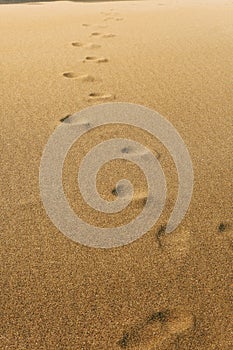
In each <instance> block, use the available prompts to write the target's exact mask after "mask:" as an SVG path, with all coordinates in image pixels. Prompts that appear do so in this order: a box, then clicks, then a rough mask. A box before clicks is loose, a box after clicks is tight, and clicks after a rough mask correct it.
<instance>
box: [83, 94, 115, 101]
mask: <svg viewBox="0 0 233 350" xmlns="http://www.w3.org/2000/svg"><path fill="white" fill-rule="evenodd" d="M108 99H115V96H114V95H112V94H100V93H98V92H91V93H90V94H89V98H88V101H92V100H108Z"/></svg>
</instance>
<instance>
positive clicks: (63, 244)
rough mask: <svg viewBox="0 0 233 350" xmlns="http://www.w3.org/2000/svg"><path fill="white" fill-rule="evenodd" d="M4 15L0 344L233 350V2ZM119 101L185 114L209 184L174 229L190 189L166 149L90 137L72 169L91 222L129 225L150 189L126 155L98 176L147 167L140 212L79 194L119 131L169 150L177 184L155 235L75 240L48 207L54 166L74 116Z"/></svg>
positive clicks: (107, 134)
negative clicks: (47, 150)
mask: <svg viewBox="0 0 233 350" xmlns="http://www.w3.org/2000/svg"><path fill="white" fill-rule="evenodd" d="M0 13H1V22H0V33H1V59H0V76H1V79H0V85H1V89H0V96H1V103H0V116H1V129H0V133H1V158H0V159H1V182H0V186H1V196H0V203H1V209H2V210H1V294H2V295H1V307H2V315H1V335H0V348H1V349H4V350H5V349H12V350H13V349H14V350H25V349H30V350H37V349H48V350H53V349H56V350H57V349H60V350H64V349H70V350H71V349H72V350H73V349H75V350H81V349H82V350H89V349H90V350H99V349H106V350H108V349H112V350H115V349H116V350H117V349H121V348H126V349H140V350H153V349H156V350H157V349H163V350H177V349H179V350H188V349H190V350H191V349H192V350H197V349H198V350H230V349H232V348H233V334H232V331H233V317H232V316H233V313H232V309H233V307H232V306H233V304H232V301H233V299H232V296H233V275H232V257H233V255H232V254H233V232H232V221H231V216H232V211H231V202H232V195H231V193H232V187H231V179H232V177H231V176H232V173H231V169H232V146H233V142H232V116H233V99H232V87H233V59H232V57H233V40H232V38H233V3H232V2H231V1H227V0H226V1H220V0H219V1H214V2H213V1H212V2H210V1H208V2H207V1H204V0H203V1H195V3H194V2H191V1H185V0H183V1H178V2H176V1H171V0H170V1H169V0H159V1H129V2H126V1H124V2H106V3H99V2H98V3H72V2H70V3H68V2H59V3H55V2H54V3H40V4H37V5H36V4H30V3H28V4H22V5H9V6H7V5H2V6H1V7H0ZM111 101H125V102H133V103H137V104H142V105H144V106H147V107H150V108H152V109H154V110H156V111H158V112H159V113H160V114H161V115H163V116H164V117H166V118H167V119H168V120H170V121H171V122H172V123H173V125H174V126H175V127H176V128H177V130H178V131H179V133H180V134H181V136H182V138H183V139H184V141H185V143H186V145H187V147H188V150H189V152H190V155H191V158H192V161H193V167H194V172H195V184H194V193H193V198H192V202H191V205H190V208H189V211H188V213H187V214H186V216H185V218H184V220H183V221H182V223H181V225H180V226H179V227H178V228H177V229H176V231H175V232H173V233H172V234H170V235H164V234H163V230H161V229H160V228H161V225H164V224H166V220H167V218H168V217H169V214H170V213H171V210H172V208H173V206H174V201H175V199H176V191H177V176H176V171H175V168H174V164H173V163H172V161H171V158H170V157H169V154H167V151H166V150H165V149H164V148H163V146H162V145H161V144H160V143H159V142H157V141H155V140H154V139H152V138H149V137H148V136H147V135H144V134H143V133H141V132H140V131H139V130H132V129H130V128H128V129H127V128H125V129H124V130H120V129H119V128H114V130H113V129H112V127H106V128H104V129H101V130H99V131H98V132H93V135H92V137H90V136H89V135H88V136H86V137H85V138H84V139H83V140H82V142H81V144H80V143H79V144H78V145H77V148H76V151H78V153H77V152H76V153H75V147H74V148H73V149H72V150H71V154H70V155H69V157H68V159H67V162H66V164H65V171H64V174H65V175H66V176H65V178H64V187H65V188H66V191H67V193H68V195H69V198H70V201H71V202H72V204H73V206H74V207H75V210H76V211H78V212H79V214H80V215H81V216H82V217H83V218H84V219H86V220H91V222H94V220H97V221H98V224H100V225H101V223H103V222H104V223H105V224H106V225H109V226H111V225H114V224H115V223H117V224H122V223H125V222H127V220H129V219H130V218H131V217H133V214H137V213H138V211H139V210H140V209H141V208H142V206H143V201H144V200H145V196H146V194H145V193H146V192H145V191H146V187H145V183H144V182H143V176H142V174H141V173H140V172H139V171H138V169H135V168H134V167H131V165H129V164H128V165H129V167H127V166H126V165H125V163H123V162H121V161H118V163H117V162H115V163H114V162H113V163H110V164H109V165H106V166H105V167H104V169H103V171H102V173H101V172H100V174H99V177H98V179H97V180H98V186H99V187H98V188H99V190H100V192H102V194H103V196H105V197H106V198H108V199H113V198H112V197H111V196H113V195H112V193H111V191H112V188H113V186H114V183H115V182H116V181H118V179H119V178H121V177H122V176H127V175H128V178H129V179H130V177H131V178H132V174H134V176H133V181H134V184H135V186H136V191H137V192H136V194H137V198H135V201H134V202H133V203H132V207H131V211H130V210H128V211H127V213H125V214H122V215H118V216H116V217H114V220H113V221H111V220H112V218H109V219H108V218H106V217H105V216H99V215H96V213H95V212H91V211H90V210H89V209H87V208H86V207H85V203H83V202H82V201H81V200H80V201H77V198H79V197H77V196H78V195H79V193H78V189H74V186H75V185H76V184H75V176H76V171H77V168H76V166H77V163H78V162H79V161H80V159H81V157H82V155H84V154H85V152H86V151H87V150H88V149H90V148H91V147H92V146H93V145H94V144H95V143H96V142H98V141H101V140H103V139H105V138H111V135H112V133H115V136H120V135H122V133H123V135H126V136H131V137H132V138H134V139H136V140H140V141H141V142H145V144H147V145H148V147H152V148H153V149H156V150H157V151H158V152H159V153H160V155H161V157H160V161H161V164H162V166H163V169H164V172H165V174H166V177H167V181H168V188H169V192H168V201H167V205H166V210H165V212H164V213H163V215H162V217H161V219H160V220H159V221H158V222H157V224H156V225H155V226H154V227H153V229H151V230H150V232H148V233H147V234H146V235H144V236H143V237H142V238H141V239H139V240H137V241H136V242H134V243H132V244H130V245H127V246H124V247H120V248H117V249H110V250H96V249H91V248H88V247H84V246H81V245H79V244H77V243H74V242H72V241H71V240H69V239H68V238H66V237H65V236H64V235H63V234H62V233H60V232H59V231H58V230H57V229H56V227H55V226H54V225H53V224H52V223H51V221H50V220H49V219H48V217H47V215H46V213H45V210H44V208H43V205H42V202H41V200H40V196H39V187H38V175H39V165H40V158H41V155H42V151H43V148H44V146H45V144H46V142H47V140H48V138H49V136H50V135H51V133H52V132H53V130H54V129H55V128H56V126H57V125H59V123H60V119H61V118H64V117H65V116H66V115H68V114H72V113H74V112H76V111H79V110H81V109H82V108H84V107H87V106H90V105H93V104H95V103H101V102H111ZM80 146H81V147H80ZM80 149H82V154H81V153H80ZM74 160H75V162H74ZM119 169H121V170H119ZM106 171H107V172H108V174H109V176H108V177H107V179H106V176H105V174H106ZM103 180H104V182H103ZM75 199H76V200H75ZM132 213H133V214H132Z"/></svg>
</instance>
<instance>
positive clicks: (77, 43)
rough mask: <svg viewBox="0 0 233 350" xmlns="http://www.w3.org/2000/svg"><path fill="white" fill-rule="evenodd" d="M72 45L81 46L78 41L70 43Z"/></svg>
mask: <svg viewBox="0 0 233 350" xmlns="http://www.w3.org/2000/svg"><path fill="white" fill-rule="evenodd" d="M71 45H72V46H75V47H81V46H83V44H82V43H81V42H80V41H75V42H73V43H71Z"/></svg>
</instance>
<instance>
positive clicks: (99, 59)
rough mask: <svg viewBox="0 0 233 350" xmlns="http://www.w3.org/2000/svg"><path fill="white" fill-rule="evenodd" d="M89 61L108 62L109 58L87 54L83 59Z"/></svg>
mask: <svg viewBox="0 0 233 350" xmlns="http://www.w3.org/2000/svg"><path fill="white" fill-rule="evenodd" d="M88 61H92V62H96V63H106V62H108V58H106V57H99V58H98V57H95V56H86V57H85V58H84V60H83V62H88Z"/></svg>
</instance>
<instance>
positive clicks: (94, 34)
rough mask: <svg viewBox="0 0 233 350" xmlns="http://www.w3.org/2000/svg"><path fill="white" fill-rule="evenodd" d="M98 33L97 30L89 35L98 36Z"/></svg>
mask: <svg viewBox="0 0 233 350" xmlns="http://www.w3.org/2000/svg"><path fill="white" fill-rule="evenodd" d="M98 35H101V33H99V32H93V33H91V36H98Z"/></svg>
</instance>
